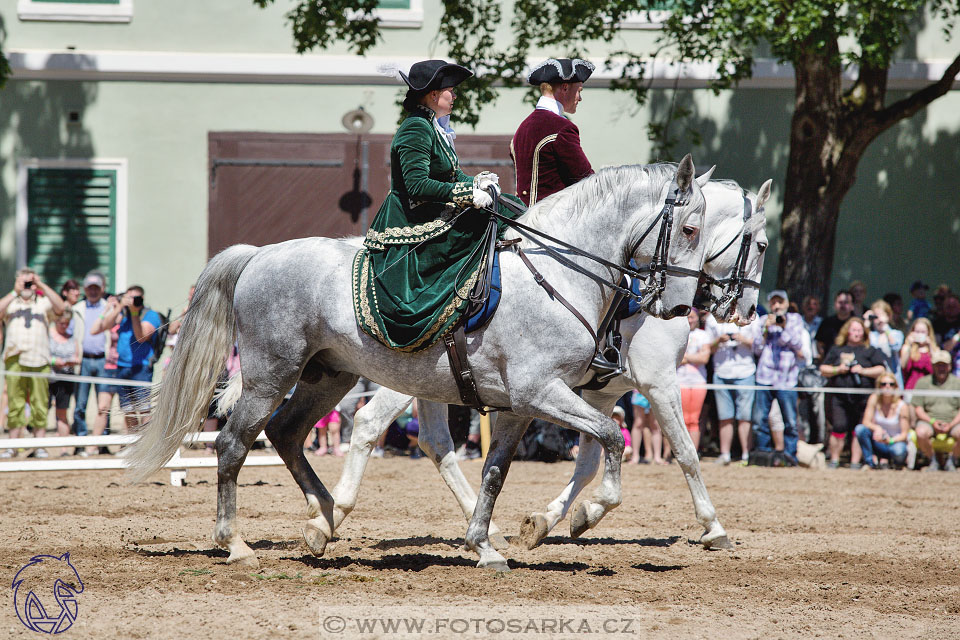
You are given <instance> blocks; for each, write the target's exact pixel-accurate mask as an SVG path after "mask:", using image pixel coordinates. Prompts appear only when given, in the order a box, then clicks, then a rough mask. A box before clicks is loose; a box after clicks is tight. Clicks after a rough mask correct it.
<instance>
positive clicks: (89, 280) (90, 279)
mask: <svg viewBox="0 0 960 640" xmlns="http://www.w3.org/2000/svg"><path fill="white" fill-rule="evenodd" d="M90 286H95V287H100V288H101V289H103V276H101V275H100V274H99V273H92V272H91V273H88V274H87V277H86V278H84V279H83V288H84V289H86V288H87V287H90Z"/></svg>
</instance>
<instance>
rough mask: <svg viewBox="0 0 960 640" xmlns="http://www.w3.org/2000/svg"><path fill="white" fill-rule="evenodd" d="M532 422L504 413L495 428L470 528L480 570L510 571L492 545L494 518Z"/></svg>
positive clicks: (469, 541) (469, 539) (469, 538)
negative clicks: (518, 449)
mask: <svg viewBox="0 0 960 640" xmlns="http://www.w3.org/2000/svg"><path fill="white" fill-rule="evenodd" d="M530 420H531V419H530V418H527V417H522V416H518V415H516V414H514V413H502V414H500V416H499V417H498V419H497V424H496V426H495V427H494V431H493V435H492V438H491V439H492V442H491V444H490V451H489V453H487V459H486V460H485V461H484V463H483V482H482V483H481V484H480V497H479V498H478V499H477V504H476V507H475V508H474V509H473V514H472V515H471V516H470V524H469V526H468V527H467V535H466V543H467V547H469V548H470V549H471V550H473V551H474V552H476V553H477V554H479V555H480V562H479V563H478V564H477V566H478V567H480V568H488V569H495V570H497V571H509V570H510V567H509V566H508V565H507V559H506V558H504V557H503V556H502V555H500V553H498V552H497V551H496V550H495V549H494V548H493V546H492V545H491V544H490V537H489V531H490V518H491V516H492V515H493V507H494V505H495V504H496V501H497V496H498V495H500V490H501V489H503V481H504V479H506V477H507V472H508V471H509V470H510V462H511V461H512V460H513V456H514V454H515V453H516V451H517V445H518V444H520V438H521V437H522V436H523V432H524V431H526V428H527V425H528V424H530Z"/></svg>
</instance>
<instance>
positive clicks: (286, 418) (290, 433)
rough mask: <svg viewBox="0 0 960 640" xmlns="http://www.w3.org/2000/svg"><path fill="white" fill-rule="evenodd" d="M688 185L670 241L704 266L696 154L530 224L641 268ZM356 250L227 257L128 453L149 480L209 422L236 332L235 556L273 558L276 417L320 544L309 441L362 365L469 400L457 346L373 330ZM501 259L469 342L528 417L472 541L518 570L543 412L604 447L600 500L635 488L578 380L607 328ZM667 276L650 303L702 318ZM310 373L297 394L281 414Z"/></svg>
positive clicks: (579, 285)
mask: <svg viewBox="0 0 960 640" xmlns="http://www.w3.org/2000/svg"><path fill="white" fill-rule="evenodd" d="M704 182H705V180H704ZM677 187H679V190H680V193H682V194H684V197H683V198H682V206H678V207H677V209H676V219H675V221H674V225H673V227H672V229H671V231H670V233H669V235H667V236H665V237H664V238H663V239H664V240H666V241H668V242H669V258H668V260H667V263H668V264H669V265H670V266H671V267H677V268H679V269H692V270H694V271H695V272H698V271H699V270H700V267H701V265H702V263H703V260H704V249H705V246H706V244H707V242H706V239H704V238H702V237H701V235H702V232H701V227H702V224H703V212H704V209H705V201H704V198H703V195H702V193H701V192H700V185H699V184H698V180H697V179H695V178H694V166H693V162H692V160H691V159H690V157H689V156H687V157H685V158H684V160H683V161H682V162H681V163H680V164H679V165H650V166H624V167H613V168H609V169H602V170H600V171H599V172H597V173H596V174H595V175H593V176H590V177H588V178H586V179H584V180H583V181H581V182H579V183H578V184H576V185H574V186H572V187H570V188H569V189H566V190H565V191H564V192H562V194H557V195H555V196H553V197H551V198H547V199H545V200H544V201H543V202H542V203H538V204H537V205H536V206H534V207H532V208H531V209H530V210H529V211H528V212H527V213H526V214H525V215H524V216H522V217H521V218H520V220H521V221H522V222H524V223H525V224H527V225H529V226H531V227H533V228H537V229H541V230H544V231H546V232H548V233H550V234H552V235H555V236H557V237H558V239H560V240H562V241H565V242H568V243H570V244H573V245H576V246H577V247H580V248H581V249H584V250H586V251H589V252H591V253H593V254H595V255H600V256H604V257H606V258H607V259H609V260H611V261H613V262H616V263H618V264H621V265H626V264H627V262H628V261H629V260H630V259H631V258H633V259H635V260H637V262H640V263H647V262H650V261H651V259H652V258H653V256H654V251H655V247H656V246H657V244H658V243H657V237H658V234H657V233H656V231H657V229H658V228H660V227H659V222H658V221H659V220H660V219H661V218H662V216H658V213H659V212H660V211H661V209H662V208H663V205H664V201H665V199H666V198H667V197H668V196H669V195H670V194H671V193H672V190H673V189H675V188H677ZM678 204H680V203H678ZM476 215H484V214H483V213H481V212H476ZM650 229H652V230H653V232H651V233H649V234H647V235H646V236H645V235H644V232H645V231H648V230H650ZM510 235H514V236H515V235H516V234H515V233H512V232H511V233H508V236H510ZM641 239H643V241H641ZM356 251H357V247H356V246H355V245H354V244H351V243H350V242H345V241H339V240H332V239H324V238H306V239H301V240H292V241H289V242H284V243H280V244H276V245H270V246H266V247H262V248H257V247H250V246H244V245H238V246H234V247H231V248H229V249H227V250H225V251H223V252H222V253H220V254H219V255H217V256H215V257H214V258H213V259H212V260H211V261H210V262H209V263H208V265H207V266H206V268H205V269H204V270H203V273H202V274H201V275H200V278H199V280H198V282H197V289H196V293H195V294H194V298H193V301H192V304H191V307H190V310H189V312H188V313H187V314H186V317H185V319H184V323H183V327H182V329H181V332H180V338H179V341H178V343H177V349H176V351H175V352H174V355H173V359H172V361H171V364H170V367H169V369H168V370H167V374H166V376H165V377H164V380H163V382H162V383H161V385H160V388H159V391H158V395H157V399H156V403H155V405H154V406H155V409H154V411H153V414H152V416H151V419H150V422H149V423H147V424H146V425H145V427H144V428H143V429H142V430H141V432H140V434H139V436H138V438H137V440H136V442H135V443H134V444H133V445H132V446H131V449H130V453H129V455H128V458H127V459H128V461H129V464H130V467H131V472H132V475H133V477H134V479H142V478H145V477H146V476H148V475H149V474H151V473H153V472H155V471H157V470H159V469H160V468H161V467H162V465H163V464H165V463H166V462H167V461H168V460H169V459H170V458H171V457H172V456H173V454H174V453H175V452H176V451H177V450H178V448H179V446H180V443H181V441H182V440H183V438H184V436H186V435H188V434H190V433H191V432H194V431H196V430H198V429H199V427H200V425H201V423H202V422H203V419H204V417H205V416H206V411H207V408H208V406H209V403H210V400H211V397H212V395H213V391H214V387H215V385H216V381H217V377H218V376H219V374H220V371H221V369H222V366H223V360H224V358H225V356H226V354H227V352H228V350H229V349H230V347H231V345H232V344H233V341H234V337H235V335H236V338H237V340H238V341H239V353H240V360H241V370H242V382H241V381H240V377H239V376H238V377H236V378H235V379H234V380H233V381H232V383H231V385H232V386H233V387H234V388H237V387H239V386H240V385H242V391H241V392H240V393H239V399H238V400H237V401H236V405H235V406H234V407H233V413H232V414H231V416H230V418H229V420H228V421H227V423H226V425H225V426H224V428H223V430H222V431H221V432H220V435H219V436H218V437H217V442H216V446H217V455H218V494H217V523H216V526H215V529H214V541H215V542H216V543H217V544H218V545H220V546H223V547H225V548H227V549H228V550H229V551H230V556H229V558H228V562H242V563H244V564H247V565H250V566H257V565H258V561H257V559H256V555H255V554H254V552H253V550H252V549H250V547H249V546H247V544H246V543H245V542H244V541H243V539H242V538H241V537H240V534H239V531H238V528H237V523H236V489H237V485H236V479H237V474H238V472H239V471H240V467H241V465H242V464H243V461H244V459H245V457H246V455H247V453H248V452H249V450H250V446H251V445H252V444H253V442H254V439H255V438H256V436H257V434H258V433H259V432H260V431H261V429H263V428H264V427H266V432H267V436H268V437H269V438H270V440H271V442H272V443H273V445H274V446H275V447H276V449H277V453H278V454H279V455H280V456H281V458H283V460H284V462H285V464H286V466H287V468H288V469H289V470H290V472H291V474H292V475H293V477H294V479H295V480H296V482H297V484H298V485H299V486H300V488H301V490H302V491H303V493H304V496H305V498H306V500H307V505H308V507H307V514H308V518H309V520H308V521H307V523H306V524H305V525H304V528H303V534H304V539H305V541H306V543H307V545H308V546H309V547H310V549H311V550H312V551H313V553H315V554H318V555H319V554H322V553H323V551H324V549H325V547H326V544H327V542H328V541H329V540H330V538H331V536H332V533H333V508H334V502H333V499H332V498H331V496H330V494H329V493H328V492H327V490H326V488H325V487H324V486H323V484H322V483H321V482H320V480H319V478H317V475H316V474H315V473H314V471H313V469H312V468H311V466H310V464H309V463H308V462H307V459H306V457H305V456H304V454H303V441H304V439H305V437H306V434H307V433H308V431H309V430H310V428H311V427H312V426H313V424H314V423H315V422H316V421H317V419H319V418H320V417H321V416H323V415H325V414H327V413H328V412H329V411H330V410H332V409H333V408H334V407H335V406H336V404H337V402H339V401H340V399H341V398H342V397H343V396H344V395H345V394H346V392H347V391H348V390H349V389H350V388H351V387H352V386H353V385H354V383H355V382H356V380H357V376H360V375H362V376H364V377H366V378H368V379H370V380H373V381H375V382H377V383H379V384H381V385H384V386H386V387H389V388H394V389H397V390H400V391H403V392H405V393H408V394H410V395H414V396H417V397H421V398H425V399H428V400H433V401H436V402H440V403H454V404H456V403H459V402H460V396H459V393H458V390H457V387H456V384H455V383H454V380H453V376H452V375H451V372H450V369H449V366H448V364H447V356H446V353H445V352H444V348H443V346H442V344H437V345H434V346H432V347H430V348H429V349H426V350H424V351H420V352H417V353H401V352H397V351H394V350H391V349H389V348H387V347H385V346H384V345H382V344H380V343H379V342H377V341H376V340H374V339H373V338H371V337H369V336H368V335H367V334H365V333H363V332H362V331H361V329H360V328H359V327H358V325H357V322H356V318H355V317H354V310H353V300H352V291H351V265H352V263H353V258H354V256H355V254H356ZM528 256H529V259H530V260H531V261H532V262H533V263H534V264H535V265H536V268H537V269H538V270H539V271H540V272H541V273H542V274H543V276H544V277H545V278H546V279H547V280H548V281H549V282H550V283H551V284H553V286H555V287H556V288H557V289H558V290H560V291H562V292H563V295H564V296H566V297H567V298H568V300H569V301H570V302H571V303H572V304H573V305H574V306H575V307H576V308H577V309H578V310H579V311H580V313H581V314H582V315H583V316H584V317H585V318H586V319H587V320H588V321H589V322H591V323H592V324H593V326H597V324H598V323H599V320H600V318H601V317H602V316H603V314H604V313H605V312H606V310H607V308H608V307H609V306H610V304H611V302H612V300H613V293H612V291H611V290H610V289H609V288H607V287H602V286H600V285H598V284H597V283H596V282H594V281H593V280H591V279H589V278H587V277H586V276H585V275H582V274H579V273H577V272H575V271H573V270H571V269H569V268H568V267H565V266H563V265H562V264H559V263H558V262H557V261H556V260H555V259H553V258H551V257H549V256H545V255H543V254H542V253H541V252H540V251H539V250H536V249H534V250H530V251H529V252H528ZM567 258H568V259H570V260H573V261H575V262H577V263H578V264H579V265H580V266H581V267H582V268H583V269H587V270H589V271H590V272H592V273H593V274H595V275H596V276H598V277H600V278H603V279H605V280H606V281H608V282H610V283H611V284H612V283H614V282H617V281H618V280H619V277H620V276H619V273H616V272H615V271H614V270H613V269H611V268H610V267H605V266H602V265H599V264H598V263H596V262H591V261H588V260H586V259H584V258H581V257H578V256H576V255H573V254H569V253H568V254H567ZM500 268H501V272H502V277H503V281H504V282H505V283H508V284H507V285H506V286H505V287H504V291H503V294H502V297H501V301H500V308H499V311H498V312H497V314H496V315H495V316H494V317H493V319H492V320H491V321H490V323H489V324H487V325H486V327H484V328H483V329H482V330H479V331H477V332H474V333H471V334H470V335H469V336H468V340H467V343H468V346H467V352H468V355H469V358H470V363H471V365H472V366H473V371H474V376H475V378H476V380H477V386H478V389H479V394H480V397H481V398H482V399H483V401H484V402H485V403H487V404H488V405H491V406H509V407H512V413H506V414H504V415H503V416H502V418H501V419H500V420H499V421H498V424H497V432H496V436H495V439H494V442H493V444H492V446H491V449H490V455H489V456H488V458H487V464H486V467H485V469H484V479H483V488H482V491H481V494H482V497H481V500H480V503H479V504H480V506H479V508H477V509H474V513H473V519H472V521H471V523H470V526H469V528H468V531H467V536H466V540H467V544H468V545H469V546H470V548H471V549H473V550H474V551H475V552H477V553H478V554H479V556H480V562H479V565H478V566H489V567H493V568H502V569H506V568H507V565H506V560H505V559H504V558H503V556H501V555H500V554H499V553H497V552H496V551H495V550H494V549H493V548H492V547H491V545H490V543H489V540H488V537H487V531H488V524H489V520H490V514H491V512H492V510H493V505H494V501H495V499H496V497H497V495H498V494H499V492H500V489H501V486H502V483H503V479H504V477H505V475H506V472H507V469H508V468H509V464H510V459H511V458H512V457H513V452H514V449H515V448H516V445H517V442H518V441H519V440H520V437H521V436H522V434H523V431H524V429H525V428H526V425H527V423H528V422H529V421H530V420H531V419H532V418H535V417H538V418H543V419H545V420H549V421H551V422H554V423H556V424H560V425H563V426H564V427H567V428H571V429H575V430H577V431H579V432H581V433H585V434H587V435H589V436H591V437H594V438H596V439H597V440H598V441H599V442H600V443H601V445H602V446H603V448H604V449H605V451H606V457H605V471H604V474H603V481H602V484H601V489H600V490H599V491H598V496H597V500H598V501H599V502H600V503H601V504H603V505H604V507H605V508H607V509H609V508H613V507H614V506H616V505H617V504H619V503H620V500H621V496H620V460H621V455H622V452H623V437H622V434H621V433H620V430H619V428H618V427H617V426H616V424H615V423H614V422H613V421H612V420H611V419H610V418H609V417H607V416H606V415H604V414H603V413H601V412H599V411H597V410H596V409H594V408H593V407H591V406H590V405H589V404H587V403H586V402H584V401H583V400H582V399H581V398H580V397H578V396H577V394H576V393H574V392H573V391H572V390H571V387H572V386H574V385H576V384H577V383H578V382H579V381H580V380H581V379H582V378H583V377H584V375H585V373H586V370H587V366H588V365H589V363H590V360H591V358H592V356H593V354H594V350H595V343H594V341H593V338H591V336H590V335H589V334H588V332H587V331H586V329H585V328H584V327H583V325H582V324H581V323H580V321H578V320H577V319H576V318H575V317H574V316H573V315H572V314H571V313H570V312H569V311H568V310H567V309H565V308H564V307H563V306H561V305H560V304H557V303H555V302H552V301H551V300H550V298H549V297H548V295H547V294H546V293H545V291H544V290H543V289H542V288H541V287H540V286H539V285H538V284H537V283H536V282H535V281H534V278H533V276H532V275H531V274H530V272H529V271H528V270H527V268H526V267H525V266H524V265H523V264H522V263H521V261H520V260H519V257H518V256H517V255H516V254H514V253H512V252H503V253H502V255H501V259H500ZM663 282H664V284H665V287H664V289H663V290H662V292H661V293H660V294H658V295H657V296H651V298H650V299H649V300H646V301H645V302H646V308H647V310H648V311H650V312H651V313H653V314H654V315H657V316H663V317H672V316H676V315H684V314H686V313H687V312H688V310H689V308H690V305H691V304H692V301H693V298H694V294H695V291H696V287H697V280H696V278H695V277H689V276H686V275H683V276H681V275H674V274H669V275H666V277H665V280H664V281H663ZM235 331H236V334H235ZM294 385H296V391H295V392H294V394H293V396H292V397H291V398H290V400H289V401H288V402H287V403H286V404H285V405H284V406H283V408H282V409H281V411H280V412H279V413H278V414H277V415H276V416H275V417H274V418H273V419H272V420H270V419H269V418H270V416H271V414H272V413H273V411H274V410H275V409H276V408H277V407H278V406H279V404H280V402H281V400H282V399H283V397H284V395H285V394H286V393H287V391H288V390H289V389H290V388H292V387H293V386H294Z"/></svg>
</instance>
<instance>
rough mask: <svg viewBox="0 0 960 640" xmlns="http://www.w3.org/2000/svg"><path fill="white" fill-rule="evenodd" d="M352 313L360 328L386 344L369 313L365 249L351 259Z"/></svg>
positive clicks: (367, 261)
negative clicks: (352, 283)
mask: <svg viewBox="0 0 960 640" xmlns="http://www.w3.org/2000/svg"><path fill="white" fill-rule="evenodd" d="M353 282H354V289H355V290H354V296H353V312H354V314H356V316H357V321H358V323H359V324H360V328H361V329H363V330H364V331H366V332H367V333H368V334H370V335H371V336H372V337H374V338H375V339H376V340H378V341H379V342H383V343H386V336H384V335H383V334H382V333H381V332H380V327H379V325H377V321H376V319H374V317H373V313H372V312H371V311H370V300H369V298H368V293H367V292H368V288H367V287H368V286H369V283H370V254H369V253H367V251H366V249H360V251H358V252H357V257H355V258H354V259H353Z"/></svg>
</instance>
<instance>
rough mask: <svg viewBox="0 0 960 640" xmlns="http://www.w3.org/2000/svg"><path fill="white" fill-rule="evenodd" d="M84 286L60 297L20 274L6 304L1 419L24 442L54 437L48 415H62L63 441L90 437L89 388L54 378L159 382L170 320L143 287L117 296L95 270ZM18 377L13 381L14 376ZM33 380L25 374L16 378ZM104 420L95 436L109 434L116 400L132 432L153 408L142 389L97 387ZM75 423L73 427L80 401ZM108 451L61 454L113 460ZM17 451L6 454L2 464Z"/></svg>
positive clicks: (68, 287) (1, 318) (66, 288)
mask: <svg viewBox="0 0 960 640" xmlns="http://www.w3.org/2000/svg"><path fill="white" fill-rule="evenodd" d="M83 292H84V297H83V299H81V294H80V284H79V283H78V282H77V281H76V280H72V279H71V280H67V281H66V282H65V283H64V284H63V286H62V287H61V288H60V291H59V293H58V292H57V291H55V290H54V289H52V288H51V287H50V286H49V285H47V284H46V283H45V282H44V281H43V280H42V279H41V278H40V276H39V274H37V273H36V272H35V271H34V270H32V269H29V268H24V269H20V270H19V271H17V274H16V280H15V283H14V288H13V291H11V292H10V293H8V294H7V295H6V296H4V297H3V298H0V322H2V325H3V339H4V340H3V342H4V350H3V357H4V364H5V368H6V371H7V372H8V375H7V376H6V377H5V378H6V379H5V384H4V391H3V396H2V400H0V420H3V419H5V421H6V426H7V428H8V430H9V435H10V437H12V438H17V437H20V436H22V435H25V433H24V431H25V430H26V429H27V428H29V429H30V430H32V431H33V434H34V436H35V437H43V436H44V435H45V433H46V430H47V422H48V416H49V411H50V409H51V408H52V409H53V410H54V412H55V424H56V432H57V435H60V436H66V435H69V434H70V433H74V434H76V435H80V436H84V435H88V434H90V433H91V430H90V429H89V427H88V420H89V418H90V416H89V415H88V413H87V405H88V401H89V396H90V383H88V382H80V383H79V384H77V383H75V382H73V381H71V380H64V379H52V380H51V379H50V378H49V377H48V376H50V374H67V375H69V374H80V375H83V376H90V377H96V378H107V379H113V380H117V381H121V380H137V381H146V382H149V381H152V379H153V366H154V363H155V362H156V357H157V355H158V354H159V353H160V352H161V351H162V349H163V346H164V344H163V339H164V335H165V333H166V331H165V330H162V328H163V327H164V326H165V324H166V321H165V320H164V319H163V318H162V316H161V315H160V314H159V313H157V312H156V311H154V310H152V309H150V308H149V306H147V305H146V303H145V301H144V290H143V287H140V286H137V285H134V286H131V287H128V288H127V289H126V291H124V292H123V293H119V294H116V295H110V294H108V293H107V283H106V278H105V277H104V275H103V274H102V273H100V272H98V271H91V272H90V273H88V274H87V275H86V277H84V279H83ZM10 374H14V375H10ZM16 374H26V375H16ZM95 386H96V401H97V416H96V419H95V421H94V424H93V430H92V434H93V435H101V434H103V433H106V432H107V429H108V425H109V415H110V407H111V404H112V402H113V398H114V395H118V396H119V399H120V408H121V410H122V412H123V413H124V414H125V417H126V424H127V427H128V428H129V427H132V426H134V425H135V424H137V423H138V422H139V421H140V420H141V419H142V413H143V412H145V411H146V410H148V409H149V407H148V406H146V404H145V402H144V400H143V398H145V397H146V395H147V394H146V393H145V392H144V391H143V390H142V388H139V387H131V386H128V385H122V384H110V383H109V382H104V383H97V384H96V385H95ZM74 399H75V401H74V411H73V423H72V424H70V422H69V420H68V416H69V408H70V405H71V401H72V400H74ZM109 453H111V451H110V449H109V448H108V447H87V448H83V447H77V448H75V449H73V450H70V449H67V448H62V449H61V451H60V455H63V456H66V455H79V456H87V455H91V454H109ZM16 455H17V452H16V451H14V450H13V449H10V448H5V449H2V450H0V458H12V457H15V456H16ZM28 455H29V456H30V457H37V458H46V457H48V456H49V455H50V454H49V452H48V451H47V450H46V449H45V448H42V447H41V448H35V449H32V450H31V452H30V453H29V454H28Z"/></svg>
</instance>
